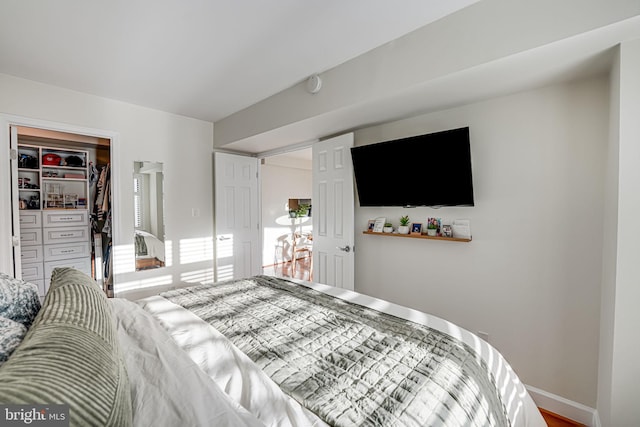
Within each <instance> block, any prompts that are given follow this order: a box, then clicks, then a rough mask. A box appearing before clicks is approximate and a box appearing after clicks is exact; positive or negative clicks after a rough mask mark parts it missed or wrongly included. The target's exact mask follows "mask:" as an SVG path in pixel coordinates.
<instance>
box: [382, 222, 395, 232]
mask: <svg viewBox="0 0 640 427" xmlns="http://www.w3.org/2000/svg"><path fill="white" fill-rule="evenodd" d="M382 231H383V232H384V233H393V224H391V223H390V222H385V223H384V228H383V229H382Z"/></svg>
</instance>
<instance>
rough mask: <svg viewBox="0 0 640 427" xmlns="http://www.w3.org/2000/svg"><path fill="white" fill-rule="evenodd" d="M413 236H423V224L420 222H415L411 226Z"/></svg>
mask: <svg viewBox="0 0 640 427" xmlns="http://www.w3.org/2000/svg"><path fill="white" fill-rule="evenodd" d="M411 234H413V235H417V236H419V235H421V234H422V223H420V222H414V223H413V224H411Z"/></svg>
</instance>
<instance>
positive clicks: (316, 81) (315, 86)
mask: <svg viewBox="0 0 640 427" xmlns="http://www.w3.org/2000/svg"><path fill="white" fill-rule="evenodd" d="M321 87H322V79H321V78H320V76H319V75H317V74H314V75H313V76H311V77H309V78H308V79H307V90H308V91H309V93H318V92H319V91H320V88H321Z"/></svg>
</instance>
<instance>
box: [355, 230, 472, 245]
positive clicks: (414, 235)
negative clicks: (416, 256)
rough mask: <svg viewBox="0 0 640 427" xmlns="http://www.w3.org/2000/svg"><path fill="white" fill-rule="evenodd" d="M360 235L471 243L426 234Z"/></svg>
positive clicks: (367, 232) (456, 238)
mask: <svg viewBox="0 0 640 427" xmlns="http://www.w3.org/2000/svg"><path fill="white" fill-rule="evenodd" d="M362 234H373V235H375V236H388V237H408V238H410V239H430V240H445V241H448V242H463V243H469V242H470V241H471V239H461V238H459V237H440V236H427V235H426V234H398V233H374V232H373V231H363V232H362Z"/></svg>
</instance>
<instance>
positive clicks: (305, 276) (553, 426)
mask: <svg viewBox="0 0 640 427" xmlns="http://www.w3.org/2000/svg"><path fill="white" fill-rule="evenodd" d="M310 266H311V259H310V258H301V259H299V260H298V261H297V262H296V268H295V271H293V268H292V266H291V262H285V263H284V264H276V265H269V266H265V267H262V272H263V274H266V275H269V276H281V277H292V278H294V279H300V280H313V277H310V274H309V269H310ZM540 413H541V414H542V417H543V418H544V420H545V421H546V422H547V425H548V426H549V427H576V426H584V424H580V423H577V422H575V421H572V420H569V419H567V418H564V417H562V416H560V415H557V414H554V413H553V412H549V411H546V410H544V409H540Z"/></svg>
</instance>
